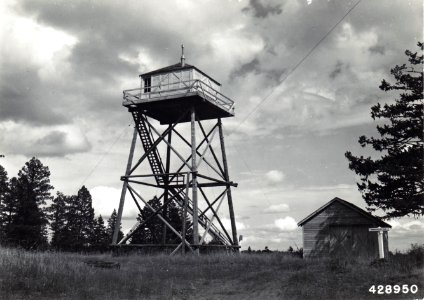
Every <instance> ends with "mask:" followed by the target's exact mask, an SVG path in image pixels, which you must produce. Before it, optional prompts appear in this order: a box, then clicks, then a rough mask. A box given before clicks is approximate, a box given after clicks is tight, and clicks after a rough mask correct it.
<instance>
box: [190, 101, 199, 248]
mask: <svg viewBox="0 0 424 300" xmlns="http://www.w3.org/2000/svg"><path fill="white" fill-rule="evenodd" d="M196 155H197V154H196V111H195V109H194V107H192V108H191V172H192V185H191V190H192V200H193V246H194V247H195V249H196V250H195V251H196V253H197V254H199V226H198V225H199V223H198V222H199V221H198V206H197V164H196Z"/></svg>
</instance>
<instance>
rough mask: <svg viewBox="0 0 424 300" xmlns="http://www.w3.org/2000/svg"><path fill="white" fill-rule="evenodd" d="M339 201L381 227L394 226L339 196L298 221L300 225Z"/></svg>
mask: <svg viewBox="0 0 424 300" xmlns="http://www.w3.org/2000/svg"><path fill="white" fill-rule="evenodd" d="M335 202H338V203H340V204H342V205H345V206H346V207H348V208H350V209H352V210H354V211H356V212H358V213H359V214H361V215H362V216H364V217H365V218H367V219H370V220H371V221H373V222H375V223H376V224H378V226H381V227H389V228H391V227H392V226H391V225H389V224H387V223H386V222H384V221H382V220H381V219H380V218H378V217H376V216H373V215H372V214H370V213H369V212H367V211H365V210H363V209H361V208H359V207H357V206H356V205H354V204H352V203H350V202H348V201H346V200H343V199H340V198H338V197H335V198H334V199H332V200H331V201H329V202H328V203H326V204H324V205H323V206H321V207H320V208H318V209H317V210H316V211H314V212H313V213H311V214H310V215H309V216H307V217H306V218H304V219H303V220H301V221H300V222H299V223H297V225H298V226H303V225H305V224H306V223H307V222H309V221H310V220H311V219H313V218H314V217H316V216H317V215H318V214H320V213H321V212H322V211H324V210H325V209H327V208H328V207H330V206H331V205H332V204H333V203H335Z"/></svg>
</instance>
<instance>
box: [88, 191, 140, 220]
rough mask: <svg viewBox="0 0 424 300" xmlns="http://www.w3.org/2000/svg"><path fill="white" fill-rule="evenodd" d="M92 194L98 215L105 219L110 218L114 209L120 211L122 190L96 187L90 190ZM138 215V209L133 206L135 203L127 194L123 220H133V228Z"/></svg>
mask: <svg viewBox="0 0 424 300" xmlns="http://www.w3.org/2000/svg"><path fill="white" fill-rule="evenodd" d="M90 194H91V196H92V198H93V207H94V210H95V213H96V215H99V214H100V215H102V216H103V217H110V215H111V214H112V212H113V210H114V209H116V211H118V206H119V200H120V198H121V189H117V188H112V187H108V186H95V187H93V188H91V189H90ZM137 215H138V211H137V208H136V207H135V206H134V205H133V201H132V199H131V197H130V196H129V195H128V193H127V195H126V197H125V205H124V211H123V213H122V219H123V220H131V221H132V224H131V225H130V226H132V225H133V224H134V223H135V222H136V218H137Z"/></svg>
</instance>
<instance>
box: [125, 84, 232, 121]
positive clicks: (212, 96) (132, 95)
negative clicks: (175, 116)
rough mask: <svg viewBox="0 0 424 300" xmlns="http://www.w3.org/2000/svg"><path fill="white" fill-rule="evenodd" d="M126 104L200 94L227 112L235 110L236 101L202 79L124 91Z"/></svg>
mask: <svg viewBox="0 0 424 300" xmlns="http://www.w3.org/2000/svg"><path fill="white" fill-rule="evenodd" d="M123 93H124V96H123V98H124V103H123V104H124V105H126V104H134V103H143V102H149V101H155V100H160V99H164V98H165V99H167V98H174V97H184V96H192V95H195V94H197V95H199V96H201V97H203V98H204V99H206V100H208V101H210V102H211V103H213V104H215V105H217V106H218V107H220V108H222V109H224V110H225V111H227V112H230V113H233V112H234V101H233V100H231V99H230V98H228V97H226V96H225V95H223V94H221V93H220V92H219V91H217V90H215V89H214V88H212V87H211V86H210V85H208V84H207V83H205V82H203V81H201V80H198V79H197V80H187V81H179V82H173V83H166V84H163V83H160V84H158V85H152V86H145V87H142V88H136V89H130V90H125V91H123Z"/></svg>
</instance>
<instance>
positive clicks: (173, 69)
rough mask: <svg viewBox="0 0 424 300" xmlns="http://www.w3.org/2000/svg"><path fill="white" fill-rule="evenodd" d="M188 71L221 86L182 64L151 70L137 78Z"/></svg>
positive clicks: (189, 66) (193, 67)
mask: <svg viewBox="0 0 424 300" xmlns="http://www.w3.org/2000/svg"><path fill="white" fill-rule="evenodd" d="M189 69H194V70H196V71H197V72H199V73H200V74H202V75H203V76H206V77H208V78H209V79H210V80H212V81H213V82H214V83H215V84H217V85H218V86H221V84H220V83H219V82H218V81H216V80H215V79H213V78H212V77H210V76H209V75H207V74H206V73H205V72H203V71H201V70H199V69H198V68H196V67H195V66H193V65H189V64H187V63H184V64H182V63H181V62H179V63H176V64H173V65H170V66H167V67H164V68H160V69H157V70H153V71H150V72H147V73H143V74H140V75H139V76H140V77H141V78H146V77H151V76H154V75H159V74H167V73H172V72H178V71H183V70H189Z"/></svg>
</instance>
